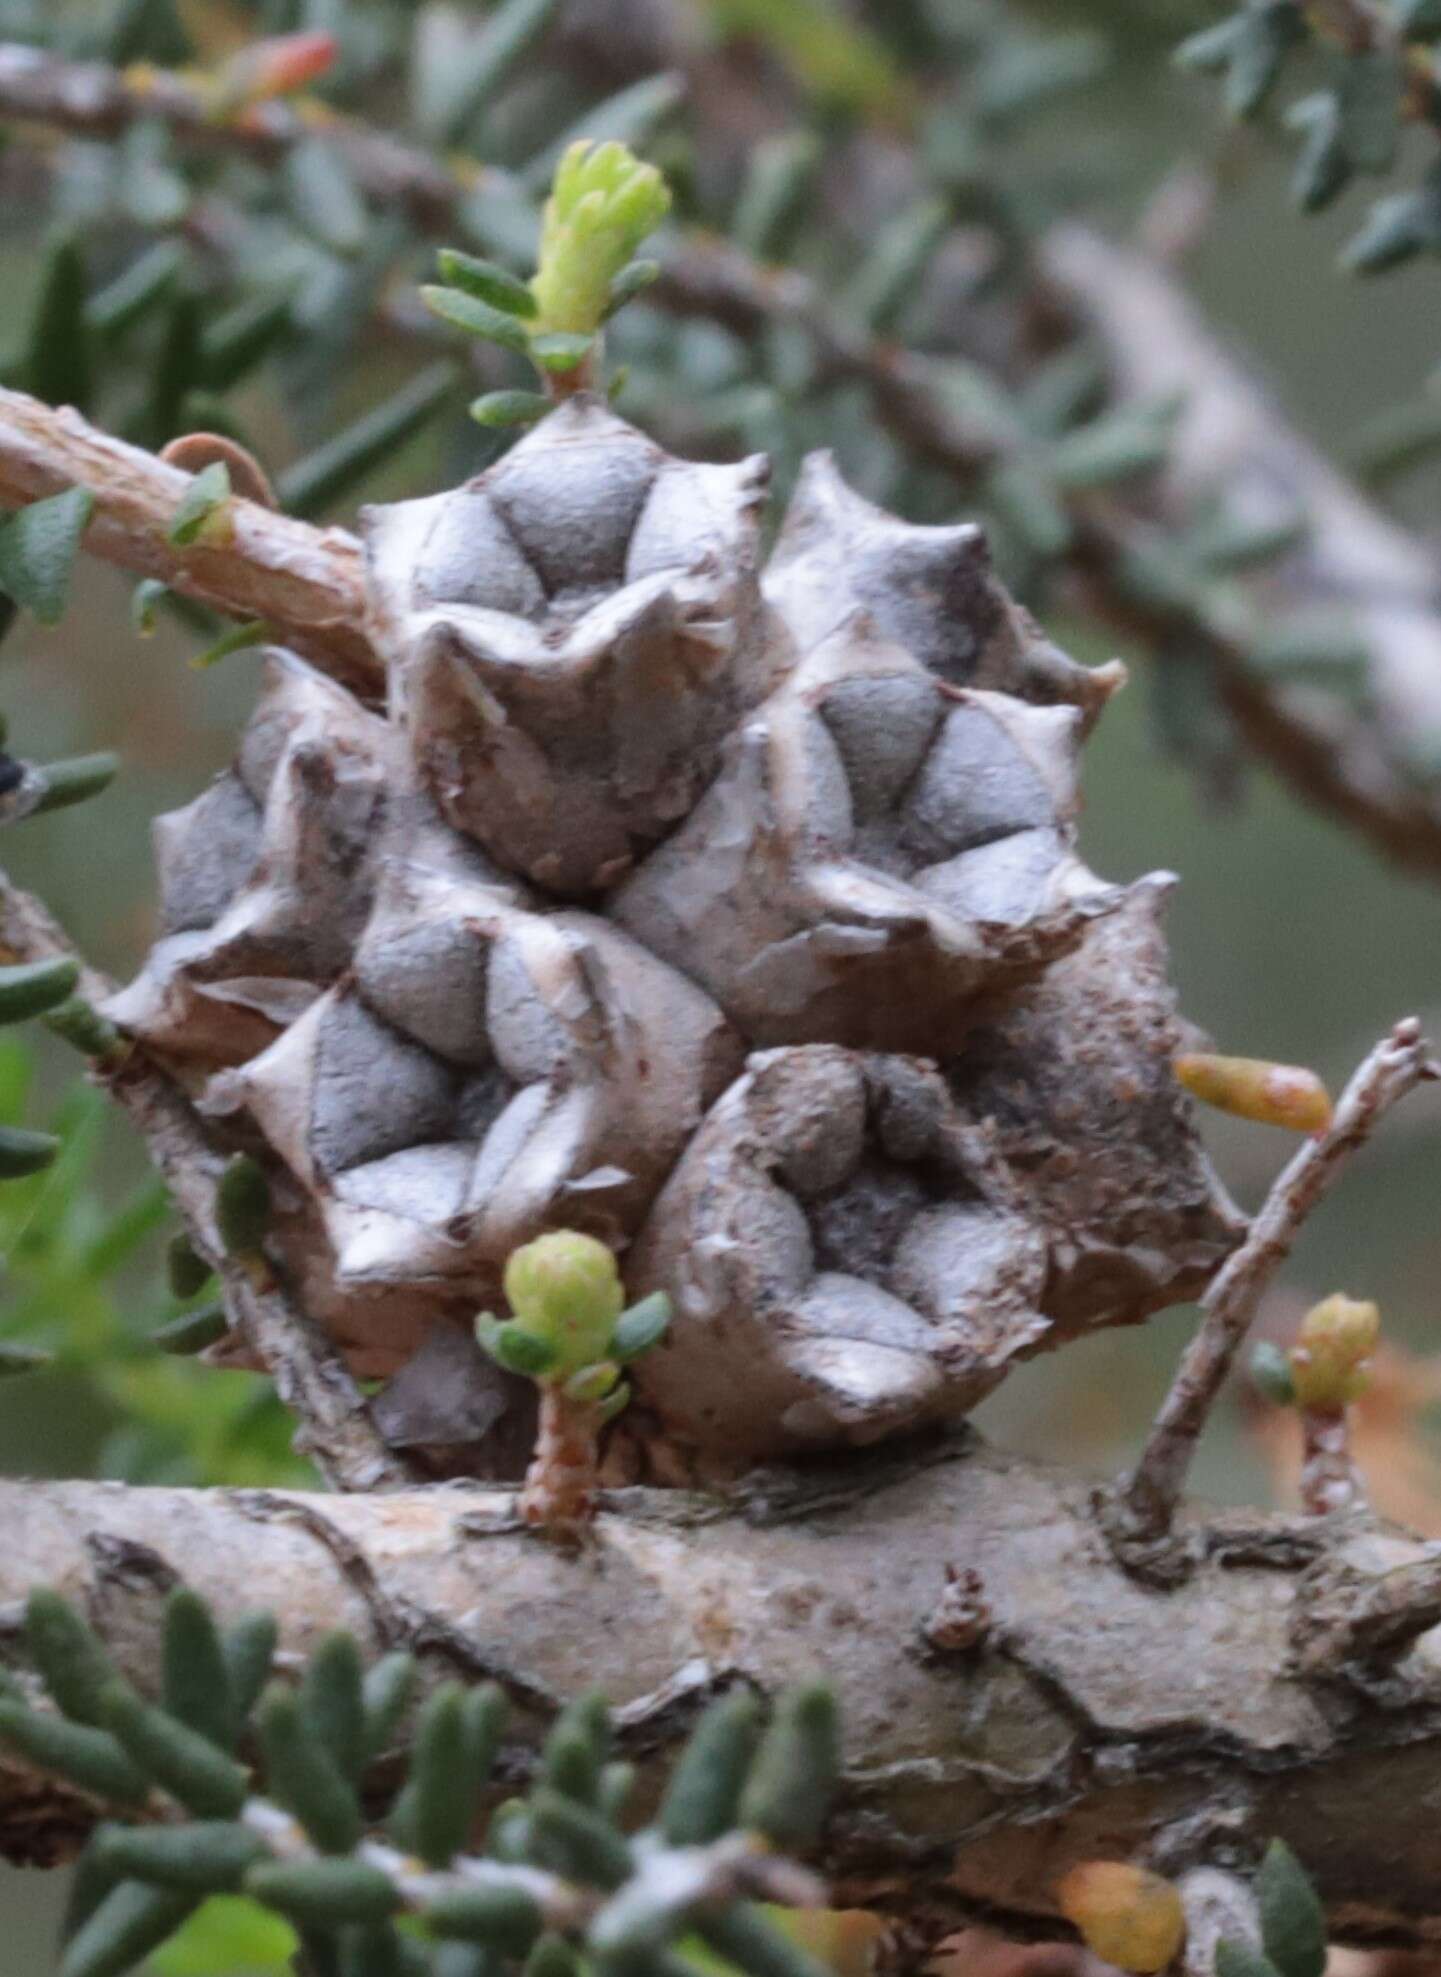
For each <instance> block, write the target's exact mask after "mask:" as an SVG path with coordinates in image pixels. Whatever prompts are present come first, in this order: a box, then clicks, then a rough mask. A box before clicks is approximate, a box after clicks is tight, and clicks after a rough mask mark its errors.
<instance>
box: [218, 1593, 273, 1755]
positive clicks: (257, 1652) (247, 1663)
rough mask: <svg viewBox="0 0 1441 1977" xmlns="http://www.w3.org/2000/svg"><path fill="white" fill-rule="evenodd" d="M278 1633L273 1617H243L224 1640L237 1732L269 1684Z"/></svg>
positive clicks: (265, 1614) (245, 1615) (264, 1615)
mask: <svg viewBox="0 0 1441 1977" xmlns="http://www.w3.org/2000/svg"><path fill="white" fill-rule="evenodd" d="M278 1631H279V1630H278V1628H277V1627H276V1623H275V1615H274V1614H273V1613H244V1614H242V1615H241V1617H240V1618H239V1619H238V1620H237V1621H236V1622H235V1625H234V1626H233V1627H230V1628H228V1629H227V1630H226V1632H225V1635H224V1637H223V1639H222V1642H221V1646H222V1649H223V1651H224V1654H225V1670H226V1675H227V1677H228V1679H229V1683H230V1699H231V1706H232V1708H233V1709H234V1711H235V1724H236V1729H237V1732H238V1730H239V1728H240V1726H241V1725H242V1724H243V1723H245V1722H246V1721H247V1720H248V1718H249V1716H250V1712H251V1710H253V1709H254V1707H255V1705H256V1702H257V1701H258V1700H259V1697H260V1694H261V1691H262V1690H263V1689H264V1687H265V1684H266V1683H267V1682H268V1681H269V1680H270V1670H271V1666H272V1664H273V1662H274V1660H275V1644H276V1640H277V1638H278Z"/></svg>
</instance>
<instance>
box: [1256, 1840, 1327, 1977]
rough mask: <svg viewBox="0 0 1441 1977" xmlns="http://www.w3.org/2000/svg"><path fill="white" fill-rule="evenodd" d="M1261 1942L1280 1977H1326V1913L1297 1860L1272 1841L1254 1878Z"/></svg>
mask: <svg viewBox="0 0 1441 1977" xmlns="http://www.w3.org/2000/svg"><path fill="white" fill-rule="evenodd" d="M1256 1901H1257V1904H1258V1906H1259V1908H1260V1911H1261V1940H1262V1942H1263V1943H1264V1944H1265V1946H1266V1955H1267V1956H1268V1957H1269V1958H1270V1960H1271V1962H1272V1963H1273V1964H1275V1966H1276V1968H1277V1970H1279V1971H1280V1973H1281V1977H1322V1973H1323V1972H1324V1970H1325V1968H1326V1912H1325V1910H1324V1909H1323V1908H1322V1906H1321V1902H1320V1899H1319V1897H1318V1896H1317V1894H1316V1890H1315V1889H1314V1888H1313V1887H1312V1885H1311V1883H1310V1880H1309V1879H1308V1878H1307V1875H1306V1870H1305V1869H1304V1868H1303V1867H1302V1865H1301V1863H1300V1861H1299V1860H1297V1858H1296V1856H1295V1854H1293V1853H1292V1851H1291V1849H1290V1848H1289V1847H1288V1846H1287V1845H1286V1843H1285V1841H1284V1840H1272V1842H1271V1844H1270V1846H1269V1847H1268V1848H1267V1849H1266V1857H1265V1859H1264V1860H1263V1861H1262V1862H1261V1871H1260V1873H1259V1874H1258V1875H1257V1876H1256Z"/></svg>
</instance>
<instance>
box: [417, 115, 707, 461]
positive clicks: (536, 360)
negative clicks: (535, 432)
mask: <svg viewBox="0 0 1441 1977" xmlns="http://www.w3.org/2000/svg"><path fill="white" fill-rule="evenodd" d="M670 203H671V200H670V192H669V190H668V188H667V186H666V183H665V180H664V179H663V178H662V177H661V174H660V172H659V171H658V170H657V169H656V167H655V166H654V165H646V164H642V163H641V161H640V160H639V159H638V158H637V157H636V156H635V155H634V153H633V152H632V151H630V150H629V149H628V148H627V147H626V146H625V145H624V144H618V143H614V142H612V143H607V144H596V143H594V142H593V141H592V140H591V139H589V138H580V139H577V141H576V142H575V143H574V144H572V145H570V146H569V147H568V148H567V150H566V151H565V153H564V155H563V156H562V158H561V160H560V163H559V165H558V166H557V167H556V173H555V181H554V184H553V186H552V188H551V194H550V197H549V199H548V200H547V201H546V205H545V213H544V216H543V219H542V222H541V235H540V262H539V266H538V267H537V269H536V272H535V274H534V276H533V277H532V279H531V280H530V281H529V282H525V281H522V280H521V279H520V278H519V277H518V276H517V275H514V274H512V273H511V271H510V270H509V269H508V268H503V267H501V266H500V265H499V263H498V262H495V261H487V260H482V259H479V258H477V257H476V256H475V255H473V254H463V253H461V252H460V251H459V250H458V249H457V248H451V247H446V248H442V249H441V251H440V254H439V257H438V259H439V266H440V273H441V275H442V277H443V283H441V284H433V285H430V286H428V287H425V288H422V290H421V295H422V297H423V298H424V301H425V304H426V307H427V308H428V309H430V310H431V311H432V313H433V314H435V315H437V316H439V317H440V319H441V320H442V322H446V323H450V324H451V325H452V326H453V327H454V328H456V329H461V330H464V331H465V332H466V333H467V334H468V335H470V336H477V337H480V338H482V339H484V340H485V341H487V342H489V343H495V344H498V345H499V346H500V347H501V348H502V349H504V350H511V351H514V352H515V353H516V354H517V355H518V356H523V357H527V358H529V359H530V361H531V363H532V364H533V365H534V366H535V368H536V370H537V371H538V372H539V374H540V378H541V382H542V384H543V386H544V389H543V390H541V391H492V392H487V393H485V394H484V395H483V396H482V397H480V398H477V399H476V401H475V403H474V404H473V405H472V406H471V408H470V410H471V416H472V417H473V418H474V419H476V420H478V421H479V423H480V424H481V425H484V426H512V425H526V424H530V423H532V422H533V421H534V420H536V419H539V418H541V417H543V415H544V414H545V413H546V412H547V411H548V410H549V409H550V407H551V406H552V405H553V404H555V403H556V402H557V401H558V400H559V399H562V398H568V397H570V396H571V395H572V394H573V393H575V392H577V391H590V390H594V389H596V388H597V386H598V384H599V381H600V363H601V354H602V348H601V347H602V335H601V332H602V329H603V326H604V325H605V323H606V322H607V321H608V320H609V319H610V317H611V316H613V315H614V314H615V312H616V310H617V309H619V308H620V307H621V306H622V305H623V304H624V303H626V302H628V301H629V300H630V299H631V297H632V296H635V295H638V294H640V292H641V291H642V290H643V289H645V288H648V287H649V286H650V285H651V283H652V282H653V281H654V280H655V279H656V277H657V276H658V275H659V273H660V268H659V265H658V264H657V263H656V262H654V261H638V260H636V259H635V258H634V257H635V254H636V252H637V250H638V248H639V247H640V246H641V244H642V243H643V242H644V241H645V240H646V238H647V237H648V236H649V235H650V234H652V233H654V232H655V230H656V228H657V227H658V226H659V225H660V224H661V222H662V220H664V218H665V216H666V214H667V213H668V212H669V211H670Z"/></svg>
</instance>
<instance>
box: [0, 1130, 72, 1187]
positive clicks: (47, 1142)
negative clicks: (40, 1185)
mask: <svg viewBox="0 0 1441 1977" xmlns="http://www.w3.org/2000/svg"><path fill="white" fill-rule="evenodd" d="M59 1151H60V1142H59V1140H58V1139H56V1137H55V1135H54V1134H53V1133H32V1132H29V1131H27V1130H26V1128H25V1127H23V1126H0V1181H19V1180H23V1179H24V1178H25V1176H26V1175H27V1174H38V1173H40V1172H41V1170H42V1169H43V1168H46V1167H49V1166H51V1165H52V1164H53V1163H54V1160H55V1157H56V1155H57V1154H58V1153H59Z"/></svg>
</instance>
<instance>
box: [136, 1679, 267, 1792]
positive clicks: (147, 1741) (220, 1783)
mask: <svg viewBox="0 0 1441 1977" xmlns="http://www.w3.org/2000/svg"><path fill="white" fill-rule="evenodd" d="M103 1703H104V1708H105V1719H106V1727H107V1729H109V1730H110V1731H111V1733H112V1734H113V1735H114V1736H115V1737H116V1738H117V1739H118V1740H119V1742H120V1743H122V1744H123V1745H124V1746H125V1749H126V1750H127V1751H128V1752H129V1754H130V1756H131V1757H132V1758H133V1759H134V1760H135V1762H136V1764H137V1765H138V1766H139V1767H140V1769H141V1770H142V1771H144V1772H145V1773H146V1774H147V1776H149V1777H151V1778H153V1779H154V1780H155V1781H156V1783H157V1784H160V1785H163V1786H164V1787H165V1789H166V1791H167V1792H169V1793H170V1795H171V1796H172V1798H177V1799H179V1801H180V1803H181V1804H182V1805H183V1806H185V1807H186V1808H187V1809H188V1810H189V1811H191V1812H193V1813H195V1814H196V1815H197V1816H198V1817H199V1818H201V1819H233V1818H234V1817H235V1815H236V1813H237V1812H239V1810H240V1808H241V1806H242V1805H244V1803H245V1798H246V1792H247V1788H248V1784H249V1779H248V1776H247V1774H246V1772H245V1771H244V1770H243V1769H242V1767H241V1766H240V1765H238V1764H236V1763H235V1762H234V1761H233V1760H232V1759H231V1758H229V1757H227V1756H226V1755H225V1754H224V1753H223V1752H222V1751H218V1750H217V1749H216V1748H215V1746H214V1744H212V1743H211V1742H210V1740H209V1739H208V1738H207V1737H202V1736H201V1735H199V1734H198V1732H196V1731H194V1730H191V1729H188V1728H187V1727H186V1725H185V1724H183V1723H180V1722H177V1720H176V1719H175V1717H173V1716H171V1715H170V1713H169V1712H168V1711H167V1710H164V1709H157V1708H156V1707H155V1706H154V1705H153V1704H151V1703H148V1702H144V1701H142V1700H141V1698H140V1697H139V1696H138V1695H136V1693H135V1691H134V1690H133V1689H132V1688H131V1687H130V1685H129V1684H128V1683H127V1682H123V1681H120V1682H112V1683H111V1684H110V1685H109V1687H108V1688H107V1689H106V1690H105V1692H104V1697H103Z"/></svg>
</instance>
